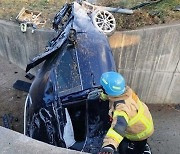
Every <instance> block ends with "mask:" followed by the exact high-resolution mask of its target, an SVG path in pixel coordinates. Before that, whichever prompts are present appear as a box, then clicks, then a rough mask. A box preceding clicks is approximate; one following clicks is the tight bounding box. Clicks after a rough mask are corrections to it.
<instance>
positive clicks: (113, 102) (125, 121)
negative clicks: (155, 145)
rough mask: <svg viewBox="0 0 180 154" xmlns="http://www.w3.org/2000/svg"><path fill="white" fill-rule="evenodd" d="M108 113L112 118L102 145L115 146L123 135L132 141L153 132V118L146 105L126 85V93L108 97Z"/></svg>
mask: <svg viewBox="0 0 180 154" xmlns="http://www.w3.org/2000/svg"><path fill="white" fill-rule="evenodd" d="M108 99H109V108H110V110H109V115H110V116H111V117H112V118H113V121H112V124H111V127H110V129H109V130H108V132H107V134H106V136H105V138H104V141H103V147H104V146H106V145H108V144H112V145H114V147H115V148H117V147H118V146H119V144H120V142H121V141H122V140H123V138H124V137H126V138H128V139H129V140H132V141H141V140H144V139H147V138H148V137H149V136H151V135H152V133H153V132H154V126H153V120H152V117H151V114H150V112H149V109H148V107H147V106H146V105H145V104H144V103H143V102H141V101H140V100H139V98H138V96H137V95H136V94H135V93H134V92H133V90H132V89H131V88H129V87H127V90H126V93H125V94H123V95H121V96H118V97H110V96H108Z"/></svg>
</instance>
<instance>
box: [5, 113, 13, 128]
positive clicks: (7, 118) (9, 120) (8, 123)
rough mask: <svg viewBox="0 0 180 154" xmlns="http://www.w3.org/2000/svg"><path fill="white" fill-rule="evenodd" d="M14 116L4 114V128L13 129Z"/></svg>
mask: <svg viewBox="0 0 180 154" xmlns="http://www.w3.org/2000/svg"><path fill="white" fill-rule="evenodd" d="M13 118H14V117H13V116H12V115H11V114H4V116H3V127H5V128H8V129H12V120H13Z"/></svg>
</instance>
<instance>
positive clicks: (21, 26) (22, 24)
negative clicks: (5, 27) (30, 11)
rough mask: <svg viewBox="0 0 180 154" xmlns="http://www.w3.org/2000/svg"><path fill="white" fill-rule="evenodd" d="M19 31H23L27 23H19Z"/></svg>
mask: <svg viewBox="0 0 180 154" xmlns="http://www.w3.org/2000/svg"><path fill="white" fill-rule="evenodd" d="M20 28H21V31H22V32H23V33H24V32H26V30H27V23H21V24H20Z"/></svg>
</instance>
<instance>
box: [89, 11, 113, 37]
mask: <svg viewBox="0 0 180 154" xmlns="http://www.w3.org/2000/svg"><path fill="white" fill-rule="evenodd" d="M92 22H93V24H94V26H95V27H96V28H97V29H98V30H99V31H101V32H103V33H105V34H106V35H108V36H109V35H111V34H112V33H113V32H114V31H115V29H116V20H115V18H114V16H113V15H112V14H111V13H110V12H108V11H106V10H96V11H94V12H93V13H92Z"/></svg>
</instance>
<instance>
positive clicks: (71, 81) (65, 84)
mask: <svg viewBox="0 0 180 154" xmlns="http://www.w3.org/2000/svg"><path fill="white" fill-rule="evenodd" d="M57 80H58V83H59V89H60V91H65V90H68V89H71V88H74V87H77V86H80V85H81V82H80V75H79V70H78V63H77V57H76V51H75V49H68V50H67V51H66V52H65V53H64V55H62V57H61V60H60V61H59V64H58V67H57Z"/></svg>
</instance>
